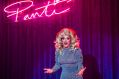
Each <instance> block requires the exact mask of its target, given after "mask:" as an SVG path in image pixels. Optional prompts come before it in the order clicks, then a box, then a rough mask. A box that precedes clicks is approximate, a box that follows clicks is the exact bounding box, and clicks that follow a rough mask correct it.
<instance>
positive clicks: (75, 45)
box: [54, 28, 80, 51]
mask: <svg viewBox="0 0 119 79" xmlns="http://www.w3.org/2000/svg"><path fill="white" fill-rule="evenodd" d="M63 35H68V36H69V37H70V40H71V42H70V48H72V49H76V48H79V47H80V40H79V38H78V36H77V35H76V32H75V31H74V30H73V29H71V28H63V29H61V30H60V31H59V32H58V33H57V35H56V40H55V42H54V43H55V48H56V49H58V50H60V51H62V49H63V44H62V40H61V39H62V38H63Z"/></svg>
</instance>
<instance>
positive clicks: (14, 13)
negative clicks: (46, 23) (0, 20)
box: [4, 0, 71, 22]
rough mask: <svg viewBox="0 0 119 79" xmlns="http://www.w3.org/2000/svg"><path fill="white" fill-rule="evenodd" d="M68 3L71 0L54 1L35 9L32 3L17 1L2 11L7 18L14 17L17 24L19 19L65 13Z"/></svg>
mask: <svg viewBox="0 0 119 79" xmlns="http://www.w3.org/2000/svg"><path fill="white" fill-rule="evenodd" d="M70 2H71V0H54V1H53V2H51V1H48V2H47V3H46V4H45V5H43V6H41V7H36V6H35V5H34V4H33V1H30V0H27V1H19V2H15V3H13V4H10V5H8V6H7V7H5V8H4V11H5V12H6V13H7V14H8V15H7V17H13V18H14V17H15V22H18V21H19V20H20V19H22V20H30V19H35V18H40V17H44V16H45V17H51V16H53V15H57V14H62V13H66V12H68V11H69V10H70Z"/></svg>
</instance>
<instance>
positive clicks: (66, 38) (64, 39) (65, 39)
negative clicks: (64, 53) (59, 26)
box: [61, 35, 71, 48]
mask: <svg viewBox="0 0 119 79" xmlns="http://www.w3.org/2000/svg"><path fill="white" fill-rule="evenodd" d="M61 41H62V44H63V47H64V48H67V47H69V46H70V41H71V39H70V37H69V36H68V35H64V36H63V37H62V38H61Z"/></svg>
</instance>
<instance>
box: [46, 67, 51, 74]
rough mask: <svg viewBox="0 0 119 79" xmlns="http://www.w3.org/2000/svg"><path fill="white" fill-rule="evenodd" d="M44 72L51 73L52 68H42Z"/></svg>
mask: <svg viewBox="0 0 119 79" xmlns="http://www.w3.org/2000/svg"><path fill="white" fill-rule="evenodd" d="M44 73H48V74H51V73H53V70H52V69H50V68H44Z"/></svg>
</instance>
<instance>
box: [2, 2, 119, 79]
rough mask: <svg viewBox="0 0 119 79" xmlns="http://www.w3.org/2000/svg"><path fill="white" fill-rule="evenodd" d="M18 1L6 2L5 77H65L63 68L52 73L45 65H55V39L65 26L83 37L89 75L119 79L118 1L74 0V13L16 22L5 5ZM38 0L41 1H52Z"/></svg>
mask: <svg viewBox="0 0 119 79" xmlns="http://www.w3.org/2000/svg"><path fill="white" fill-rule="evenodd" d="M17 1H18V0H1V1H0V74H1V78H0V79H59V78H60V73H61V70H59V71H58V72H56V73H53V74H50V75H49V74H44V72H43V68H52V66H53V65H54V63H55V60H54V56H55V53H54V52H55V48H54V43H53V42H54V40H55V36H56V33H57V32H58V31H59V30H60V29H62V28H64V27H70V28H72V29H74V30H75V31H76V32H77V34H78V36H79V38H80V47H81V49H82V53H83V56H84V66H86V67H87V69H86V70H85V72H84V79H119V67H118V66H119V54H118V53H119V35H118V33H119V24H118V23H119V22H118V21H119V16H118V14H119V12H118V9H117V7H118V5H117V1H118V0H72V3H71V4H70V10H69V11H68V12H65V13H62V14H59V15H53V16H51V17H41V18H35V19H31V20H26V21H23V19H18V22H14V21H15V19H14V18H15V17H14V16H13V18H12V19H11V17H7V15H8V14H7V13H6V12H4V8H5V7H6V6H7V5H10V4H11V3H14V2H17ZM19 1H20V0H19ZM33 1H34V4H36V5H37V6H42V5H45V2H46V3H47V2H48V0H33ZM57 1H58V0H57ZM14 8H15V7H14ZM9 10H10V9H9ZM11 10H13V9H11ZM15 10H16V11H18V10H19V9H15ZM18 16H19V15H18ZM19 18H21V17H19Z"/></svg>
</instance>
